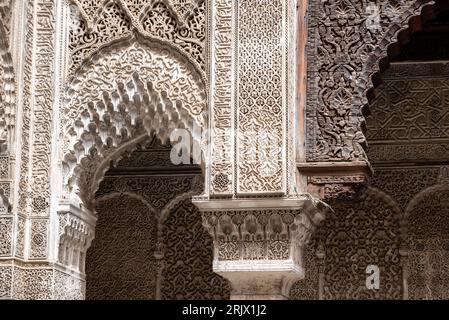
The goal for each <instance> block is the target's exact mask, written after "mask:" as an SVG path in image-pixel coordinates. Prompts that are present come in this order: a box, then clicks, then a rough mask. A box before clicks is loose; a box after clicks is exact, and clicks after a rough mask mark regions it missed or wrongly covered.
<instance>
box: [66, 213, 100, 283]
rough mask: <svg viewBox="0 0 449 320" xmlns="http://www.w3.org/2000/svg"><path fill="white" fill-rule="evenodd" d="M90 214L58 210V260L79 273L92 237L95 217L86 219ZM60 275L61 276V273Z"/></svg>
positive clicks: (81, 270)
mask: <svg viewBox="0 0 449 320" xmlns="http://www.w3.org/2000/svg"><path fill="white" fill-rule="evenodd" d="M90 214H91V213H85V215H79V214H75V213H72V212H70V211H60V212H58V217H59V226H58V230H59V232H58V236H59V251H58V262H59V263H60V264H62V265H63V266H65V267H67V268H69V269H73V270H75V271H78V272H80V273H83V272H84V262H85V258H86V251H87V249H88V248H89V247H90V245H91V242H92V239H93V238H94V225H93V224H94V222H95V219H92V218H91V219H90V220H91V221H88V220H89V218H88V217H89V216H88V215H90ZM61 277H62V278H63V276H62V275H61ZM77 283H78V282H77Z"/></svg>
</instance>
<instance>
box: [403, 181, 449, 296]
mask: <svg viewBox="0 0 449 320" xmlns="http://www.w3.org/2000/svg"><path fill="white" fill-rule="evenodd" d="M448 199H449V185H447V184H446V185H444V184H441V185H436V186H434V187H431V188H429V189H426V190H424V191H423V192H421V193H420V194H418V195H417V196H416V197H415V198H414V199H413V200H412V201H411V202H410V204H409V205H408V207H407V210H406V219H407V226H408V234H409V237H408V243H407V244H408V248H409V251H408V257H407V258H408V296H409V298H410V299H448V297H449V291H448V289H447V286H446V285H445V284H446V283H447V281H448V279H449V270H448V268H447V265H448V263H449V227H448V226H449V221H448V219H449V210H448V207H449V201H448Z"/></svg>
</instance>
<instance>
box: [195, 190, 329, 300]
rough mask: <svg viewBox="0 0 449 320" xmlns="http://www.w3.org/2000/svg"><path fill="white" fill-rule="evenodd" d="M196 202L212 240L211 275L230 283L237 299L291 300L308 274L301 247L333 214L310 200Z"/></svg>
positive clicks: (306, 198) (321, 203) (305, 197)
mask: <svg viewBox="0 0 449 320" xmlns="http://www.w3.org/2000/svg"><path fill="white" fill-rule="evenodd" d="M194 202H195V204H196V205H197V207H198V208H199V209H200V211H201V214H202V218H203V225H204V227H205V228H206V230H207V231H208V232H209V234H210V235H211V236H212V237H213V241H214V260H213V270H214V272H215V273H217V274H219V275H221V276H223V277H224V278H226V279H228V280H229V282H230V283H231V285H232V292H231V299H234V300H237V299H238V300H254V299H270V300H284V299H288V297H289V292H290V288H291V287H292V285H293V284H294V283H295V282H296V281H298V280H301V279H303V278H304V275H305V270H304V263H303V262H304V261H303V248H304V246H305V245H306V244H307V243H308V241H309V239H310V237H311V235H312V233H313V231H314V230H315V228H316V226H317V225H318V224H319V223H320V222H321V221H322V220H323V219H324V218H325V217H326V215H327V213H328V212H329V211H330V210H331V209H330V207H329V206H327V205H326V204H324V203H323V202H321V201H319V200H316V199H313V198H311V197H310V196H304V197H303V198H298V199H251V200H250V199H245V200H207V199H201V198H196V199H194Z"/></svg>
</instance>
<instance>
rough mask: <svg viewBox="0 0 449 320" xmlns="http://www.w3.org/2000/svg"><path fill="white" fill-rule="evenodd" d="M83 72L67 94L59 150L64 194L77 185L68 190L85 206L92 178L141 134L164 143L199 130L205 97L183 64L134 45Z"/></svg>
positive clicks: (190, 69)
mask: <svg viewBox="0 0 449 320" xmlns="http://www.w3.org/2000/svg"><path fill="white" fill-rule="evenodd" d="M179 59H181V60H179ZM85 70H86V72H84V73H83V74H80V75H79V76H78V78H77V79H76V81H74V82H73V83H72V85H71V87H70V89H69V91H68V97H67V98H68V99H67V104H66V107H65V111H64V115H63V120H62V124H63V128H64V129H63V132H64V133H65V135H64V136H63V138H64V139H65V143H64V146H63V149H64V151H63V152H64V154H65V156H64V164H65V165H66V173H65V176H66V181H65V184H66V185H67V186H68V187H69V190H67V191H72V190H73V187H74V186H76V183H78V186H77V187H79V190H76V189H75V190H74V191H78V192H79V195H80V196H81V198H82V199H83V200H84V202H85V204H86V205H90V203H91V202H92V200H93V199H92V195H93V194H94V191H95V190H96V189H97V187H98V183H99V181H98V179H99V178H97V177H96V174H97V173H98V174H99V176H101V175H102V174H103V173H104V171H105V170H107V168H108V167H109V161H111V160H114V161H115V160H118V157H119V156H120V154H122V153H123V152H125V151H128V152H129V151H132V150H133V149H134V148H135V146H136V144H137V143H139V142H141V141H142V140H143V139H145V137H146V135H147V133H151V134H157V135H158V136H159V137H160V139H161V140H162V141H164V143H166V142H167V141H169V136H170V134H171V132H172V131H173V130H174V129H176V128H186V129H188V130H189V131H190V132H193V130H194V128H202V127H204V125H205V123H206V102H205V98H206V97H205V89H204V84H203V82H202V81H201V78H200V76H199V74H198V72H197V71H196V70H195V69H194V68H193V67H191V66H190V65H189V64H188V62H187V61H185V60H183V59H182V57H180V56H172V53H171V52H169V51H167V50H165V49H162V48H159V47H151V45H150V44H148V46H147V45H143V44H141V43H140V42H138V41H133V42H132V43H131V44H129V45H128V46H127V45H125V46H124V47H123V46H120V45H119V46H118V47H117V48H115V49H114V50H112V51H108V52H107V53H105V54H102V55H101V56H99V57H98V59H97V60H96V61H95V62H92V64H91V65H89V66H86V68H85ZM77 92H83V93H84V94H83V95H81V96H80V95H78V94H77ZM196 143H200V141H197V142H196ZM119 149H120V150H121V152H119V153H117V152H116V151H117V150H119ZM77 165H78V167H76V166H77ZM75 169H76V170H75ZM98 170H100V171H101V170H103V171H102V172H98ZM100 178H101V177H100ZM76 180H78V182H77V181H76Z"/></svg>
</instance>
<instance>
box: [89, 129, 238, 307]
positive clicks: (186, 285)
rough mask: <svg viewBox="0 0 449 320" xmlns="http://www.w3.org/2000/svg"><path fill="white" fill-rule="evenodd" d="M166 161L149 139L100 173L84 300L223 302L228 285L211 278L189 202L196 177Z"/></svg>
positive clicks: (197, 188) (208, 247) (207, 250)
mask: <svg viewBox="0 0 449 320" xmlns="http://www.w3.org/2000/svg"><path fill="white" fill-rule="evenodd" d="M154 154H156V155H157V158H156V159H157V161H156V162H155V161H154V159H152V155H154ZM169 154H170V147H169V146H164V145H162V144H161V143H160V141H158V139H157V138H156V139H149V140H147V142H145V143H142V144H141V145H140V146H138V148H137V150H136V151H134V152H132V153H131V154H130V155H129V157H124V158H123V159H122V160H121V161H119V163H118V164H117V166H116V167H114V168H111V169H110V170H109V171H108V172H107V173H106V177H105V179H104V180H103V181H102V182H101V184H100V189H99V191H98V192H97V193H96V197H97V199H98V200H97V213H98V216H99V221H98V224H97V227H96V230H97V231H96V239H95V240H94V241H93V244H92V248H91V249H89V251H88V255H87V266H86V274H87V298H88V299H89V298H90V299H98V298H101V299H104V298H126V299H131V298H142V299H154V298H162V299H181V298H182V299H221V298H227V297H229V287H228V283H227V282H226V281H225V280H224V279H222V278H221V277H219V276H218V275H216V274H214V273H213V272H212V254H213V248H212V241H211V239H210V236H209V235H208V234H207V232H206V231H204V230H203V229H202V224H201V216H200V214H199V212H198V209H197V208H196V207H195V206H194V205H193V204H192V202H191V196H192V195H194V194H198V193H200V192H201V191H202V189H203V188H204V186H203V183H202V182H201V176H200V171H199V169H198V167H193V168H192V166H189V165H182V166H174V165H173V164H171V163H170V159H169ZM147 159H148V161H147ZM137 169H138V171H135V170H137ZM161 170H162V171H161ZM186 171H189V172H190V174H186ZM136 172H137V173H138V174H137V175H134V174H135V173H136ZM124 243H129V245H123V244H124ZM120 250H124V251H123V253H118V251H120ZM125 260H126V261H125ZM112 273H113V274H114V275H112V276H109V275H110V274H112ZM138 289H139V290H138Z"/></svg>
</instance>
